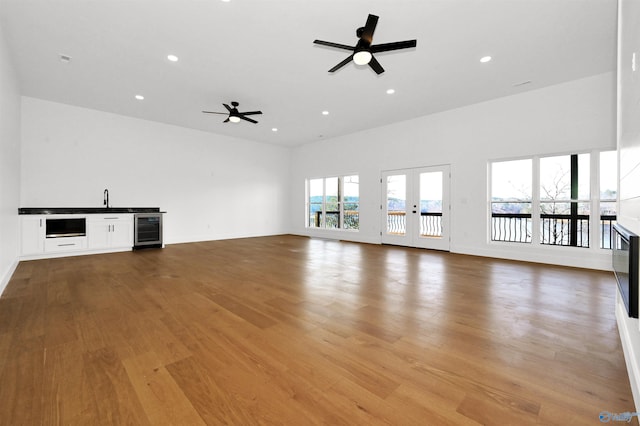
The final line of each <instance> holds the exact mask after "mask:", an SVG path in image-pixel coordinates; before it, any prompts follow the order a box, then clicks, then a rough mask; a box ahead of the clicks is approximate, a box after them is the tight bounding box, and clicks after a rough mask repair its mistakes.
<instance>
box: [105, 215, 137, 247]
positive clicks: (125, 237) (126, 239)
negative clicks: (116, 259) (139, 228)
mask: <svg viewBox="0 0 640 426" xmlns="http://www.w3.org/2000/svg"><path fill="white" fill-rule="evenodd" d="M110 234H111V247H133V218H131V217H129V218H123V219H120V220H116V221H113V222H111V232H110Z"/></svg>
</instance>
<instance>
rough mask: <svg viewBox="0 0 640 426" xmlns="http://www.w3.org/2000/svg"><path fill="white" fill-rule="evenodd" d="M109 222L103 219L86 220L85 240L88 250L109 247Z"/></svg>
mask: <svg viewBox="0 0 640 426" xmlns="http://www.w3.org/2000/svg"><path fill="white" fill-rule="evenodd" d="M110 230H111V222H109V221H107V220H104V219H93V218H92V219H89V220H88V222H87V240H88V246H89V249H90V250H93V249H103V248H108V247H109V231H110Z"/></svg>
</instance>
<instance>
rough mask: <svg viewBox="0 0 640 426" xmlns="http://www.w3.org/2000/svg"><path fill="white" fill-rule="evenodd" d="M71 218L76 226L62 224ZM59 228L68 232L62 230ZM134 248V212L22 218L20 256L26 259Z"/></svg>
mask: <svg viewBox="0 0 640 426" xmlns="http://www.w3.org/2000/svg"><path fill="white" fill-rule="evenodd" d="M69 219H71V221H70V222H72V225H66V224H65V225H64V226H62V227H61V226H60V225H59V224H60V223H61V220H69ZM48 222H49V223H48ZM67 223H68V222H67ZM59 228H64V229H63V230H62V231H60V229H59ZM47 234H49V238H47ZM132 248H133V214H130V213H124V214H109V215H105V214H68V215H67V214H46V215H31V214H24V215H20V256H21V258H22V259H23V260H28V259H45V258H49V257H61V256H77V255H81V254H93V253H108V252H114V251H126V250H131V249H132Z"/></svg>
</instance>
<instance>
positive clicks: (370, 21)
mask: <svg viewBox="0 0 640 426" xmlns="http://www.w3.org/2000/svg"><path fill="white" fill-rule="evenodd" d="M376 25H378V17H377V16H376V15H371V14H369V16H368V17H367V23H366V24H364V31H362V35H361V36H360V39H361V40H364V41H366V42H367V43H368V44H371V41H372V40H373V32H374V31H375V30H376Z"/></svg>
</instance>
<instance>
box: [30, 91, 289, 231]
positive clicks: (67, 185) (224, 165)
mask: <svg viewBox="0 0 640 426" xmlns="http://www.w3.org/2000/svg"><path fill="white" fill-rule="evenodd" d="M289 164H290V151H289V149H287V148H282V147H277V146H273V145H267V144H262V143H256V142H250V141H246V140H242V139H234V138H230V137H226V136H221V135H214V134H210V133H206V132H201V131H196V130H191V129H185V128H181V127H176V126H170V125H166V124H161V123H156V122H150V121H145V120H140V119H135V118H130V117H124V116H120V115H116V114H109V113H104V112H100V111H95V110H89V109H86V108H80V107H74V106H69V105H64V104H59V103H54V102H48V101H44V100H40V99H34V98H28V97H23V98H22V173H21V182H22V188H21V206H22V207H102V202H103V190H104V189H105V188H108V189H109V192H110V200H111V204H112V205H113V206H114V207H160V208H161V209H162V210H163V211H167V214H166V215H165V221H164V238H165V242H166V243H167V244H171V243H179V242H191V241H202V240H215V239H224V238H239V237H249V236H261V235H272V234H281V233H286V232H287V231H288V230H289V229H288V223H289V217H288V214H289V211H288V208H287V206H288V196H289V194H288V188H289Z"/></svg>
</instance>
